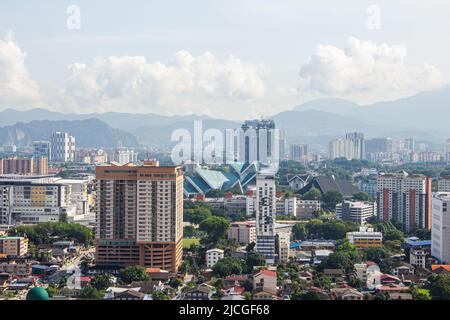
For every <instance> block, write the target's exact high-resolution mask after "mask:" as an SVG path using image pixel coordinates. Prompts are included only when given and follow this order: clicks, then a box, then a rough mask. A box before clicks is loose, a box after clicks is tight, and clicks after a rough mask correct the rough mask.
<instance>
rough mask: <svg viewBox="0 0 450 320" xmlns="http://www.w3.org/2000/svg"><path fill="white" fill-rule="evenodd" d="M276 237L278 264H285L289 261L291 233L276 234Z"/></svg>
mask: <svg viewBox="0 0 450 320" xmlns="http://www.w3.org/2000/svg"><path fill="white" fill-rule="evenodd" d="M277 236H278V262H279V263H286V262H288V261H289V255H290V245H291V233H290V232H277Z"/></svg>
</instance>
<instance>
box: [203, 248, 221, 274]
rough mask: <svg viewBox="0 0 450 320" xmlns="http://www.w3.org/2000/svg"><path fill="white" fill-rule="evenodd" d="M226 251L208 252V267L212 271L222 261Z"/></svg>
mask: <svg viewBox="0 0 450 320" xmlns="http://www.w3.org/2000/svg"><path fill="white" fill-rule="evenodd" d="M223 253H224V251H223V250H222V249H216V248H215V249H209V250H208V251H206V267H207V268H208V269H211V268H212V267H214V265H215V264H216V263H217V262H218V261H219V260H221V259H223Z"/></svg>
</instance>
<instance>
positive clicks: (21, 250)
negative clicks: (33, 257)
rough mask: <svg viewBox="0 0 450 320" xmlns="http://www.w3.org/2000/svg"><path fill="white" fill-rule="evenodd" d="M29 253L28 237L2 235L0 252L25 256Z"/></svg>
mask: <svg viewBox="0 0 450 320" xmlns="http://www.w3.org/2000/svg"><path fill="white" fill-rule="evenodd" d="M27 253H28V239H27V238H24V237H0V254H5V255H7V256H16V257H23V256H25V255H26V254H27Z"/></svg>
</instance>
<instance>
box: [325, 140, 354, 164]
mask: <svg viewBox="0 0 450 320" xmlns="http://www.w3.org/2000/svg"><path fill="white" fill-rule="evenodd" d="M329 148H330V150H329V156H330V159H331V160H333V159H337V158H346V159H348V160H351V159H353V155H354V146H353V143H352V141H351V140H347V139H335V140H331V141H330V145H329Z"/></svg>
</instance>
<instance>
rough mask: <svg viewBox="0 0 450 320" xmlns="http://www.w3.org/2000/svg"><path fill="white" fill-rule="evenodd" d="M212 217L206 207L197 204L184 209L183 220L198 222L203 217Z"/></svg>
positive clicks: (203, 218)
mask: <svg viewBox="0 0 450 320" xmlns="http://www.w3.org/2000/svg"><path fill="white" fill-rule="evenodd" d="M210 217H212V213H211V210H210V209H209V208H207V207H203V206H199V207H195V208H192V209H187V210H185V218H184V220H185V221H189V222H192V223H195V224H199V223H200V222H202V221H203V220H205V219H208V218H210Z"/></svg>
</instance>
